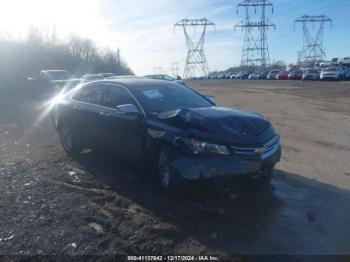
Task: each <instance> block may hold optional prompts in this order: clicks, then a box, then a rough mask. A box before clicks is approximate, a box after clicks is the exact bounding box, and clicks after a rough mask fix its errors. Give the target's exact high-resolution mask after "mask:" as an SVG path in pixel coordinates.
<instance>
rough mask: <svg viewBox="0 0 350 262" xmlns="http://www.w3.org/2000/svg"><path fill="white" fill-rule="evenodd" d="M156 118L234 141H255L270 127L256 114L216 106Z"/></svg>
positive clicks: (174, 112)
mask: <svg viewBox="0 0 350 262" xmlns="http://www.w3.org/2000/svg"><path fill="white" fill-rule="evenodd" d="M158 118H159V119H161V120H162V121H163V122H165V123H166V124H169V125H172V126H174V127H177V128H181V129H184V130H191V129H194V130H198V131H204V132H208V133H211V134H213V135H216V136H217V137H226V138H228V137H230V138H235V139H234V140H236V141H238V140H240V139H248V140H255V138H256V136H258V135H259V134H261V133H262V132H264V130H266V129H267V128H268V127H270V123H269V122H268V121H267V120H266V119H264V118H263V117H261V116H259V115H258V114H256V113H251V112H246V111H242V110H237V109H231V108H224V107H216V106H213V107H205V108H192V109H180V110H176V111H172V112H165V113H161V114H159V115H158Z"/></svg>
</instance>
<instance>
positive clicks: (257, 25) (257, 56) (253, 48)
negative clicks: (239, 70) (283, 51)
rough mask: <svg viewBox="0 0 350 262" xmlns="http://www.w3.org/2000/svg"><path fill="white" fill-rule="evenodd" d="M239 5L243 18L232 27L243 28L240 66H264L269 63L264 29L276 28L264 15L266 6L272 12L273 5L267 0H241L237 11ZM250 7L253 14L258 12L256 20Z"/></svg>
mask: <svg viewBox="0 0 350 262" xmlns="http://www.w3.org/2000/svg"><path fill="white" fill-rule="evenodd" d="M240 7H243V8H244V9H245V19H244V20H242V21H241V22H240V23H238V24H236V25H235V27H234V28H235V29H236V28H241V29H242V30H244V40H243V49H242V59H241V66H242V67H261V68H266V67H268V66H269V65H270V53H269V47H268V43H267V33H266V31H267V30H268V29H269V28H270V27H273V28H274V29H275V28H276V25H275V24H274V23H272V22H271V21H270V20H269V19H268V18H267V17H266V8H267V7H270V8H271V10H272V13H273V5H272V3H271V2H269V1H267V0H243V1H242V2H240V3H239V4H238V5H237V13H238V11H239V8H240ZM252 9H254V13H255V14H256V13H257V11H258V13H260V16H259V18H258V19H257V20H255V17H254V18H252V16H251V11H252Z"/></svg>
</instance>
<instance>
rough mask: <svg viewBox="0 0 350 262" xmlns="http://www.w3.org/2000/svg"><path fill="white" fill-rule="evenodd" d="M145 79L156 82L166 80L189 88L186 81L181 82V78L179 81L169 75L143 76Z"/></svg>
mask: <svg viewBox="0 0 350 262" xmlns="http://www.w3.org/2000/svg"><path fill="white" fill-rule="evenodd" d="M143 77H144V78H148V79H154V80H164V81H170V82H175V83H177V84H180V85H183V86H187V85H186V83H185V81H183V80H181V77H179V78H180V80H177V79H176V78H173V77H171V76H169V75H165V74H154V75H144V76H143ZM201 79H203V78H200V77H198V78H193V79H192V80H201Z"/></svg>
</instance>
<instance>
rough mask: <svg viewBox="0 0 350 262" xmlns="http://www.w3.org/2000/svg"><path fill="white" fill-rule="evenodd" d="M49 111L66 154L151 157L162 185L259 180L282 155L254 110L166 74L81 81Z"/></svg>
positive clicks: (147, 161) (180, 187) (144, 160)
mask: <svg viewBox="0 0 350 262" xmlns="http://www.w3.org/2000/svg"><path fill="white" fill-rule="evenodd" d="M52 116H53V117H52V118H53V121H54V127H55V129H56V130H57V132H58V134H59V137H60V140H61V143H62V147H63V149H64V150H65V151H66V152H67V153H68V154H69V155H76V154H79V153H80V152H81V151H82V150H83V148H102V149H104V151H106V152H111V154H113V155H118V156H120V157H121V158H123V159H128V160H131V161H132V163H134V164H135V165H138V166H142V165H150V166H152V167H154V168H155V169H156V170H157V173H158V177H159V184H160V186H161V187H162V189H163V190H164V191H167V192H179V191H183V192H186V191H188V190H191V187H189V185H192V186H193V185H194V186H195V184H196V183H207V184H208V186H209V188H210V187H215V188H216V187H220V188H222V187H224V188H227V189H230V188H231V187H233V186H235V185H237V179H240V180H244V181H245V183H247V182H248V183H249V184H258V183H265V182H266V181H269V180H270V179H271V177H272V175H273V172H274V166H275V164H276V163H277V162H279V161H280V158H281V146H280V137H279V135H278V134H276V133H275V130H274V128H273V127H272V125H271V123H270V122H269V121H268V120H266V119H265V118H263V117H262V116H261V115H259V114H256V113H251V112H246V111H241V110H238V109H231V108H224V107H220V106H216V105H215V104H214V103H213V102H211V101H210V100H209V99H207V98H206V97H204V96H202V95H200V94H199V93H197V92H195V91H193V90H191V89H190V88H187V87H185V86H182V85H178V84H176V83H175V82H173V81H167V82H166V81H159V80H152V79H146V78H134V79H131V78H125V79H113V80H100V81H95V82H89V83H85V84H82V85H81V86H79V88H76V90H74V91H73V92H71V93H69V94H67V95H66V96H65V97H63V98H62V99H61V100H60V101H58V102H57V104H55V105H54V106H53V109H52ZM142 174H144V172H142Z"/></svg>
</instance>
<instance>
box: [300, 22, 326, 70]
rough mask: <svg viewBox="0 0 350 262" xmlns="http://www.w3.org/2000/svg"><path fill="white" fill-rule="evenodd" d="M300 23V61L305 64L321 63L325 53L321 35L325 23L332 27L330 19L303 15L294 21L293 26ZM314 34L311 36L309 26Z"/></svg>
mask: <svg viewBox="0 0 350 262" xmlns="http://www.w3.org/2000/svg"><path fill="white" fill-rule="evenodd" d="M297 23H301V24H302V28H303V49H302V51H301V58H300V60H301V61H302V62H303V63H305V64H315V62H317V61H323V60H324V59H325V58H326V53H325V51H324V49H323V34H324V29H325V26H326V24H327V23H330V24H331V25H332V23H333V22H332V19H330V18H329V17H327V16H325V15H318V16H309V15H304V16H302V17H299V18H298V19H296V20H295V21H294V27H295V24H297ZM311 25H312V28H313V29H314V30H315V27H317V31H316V34H312V32H311V28H310V26H311Z"/></svg>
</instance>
